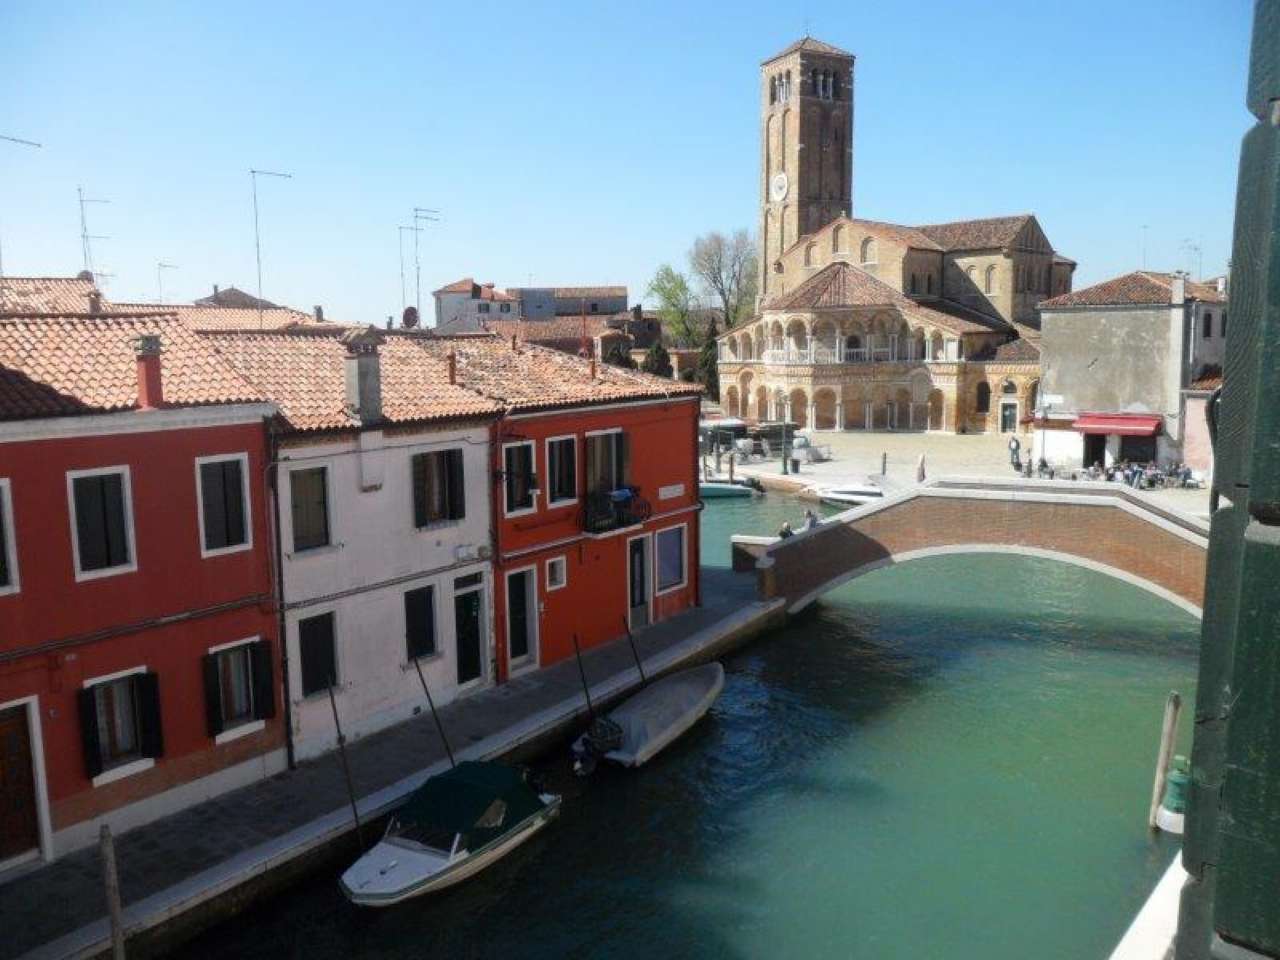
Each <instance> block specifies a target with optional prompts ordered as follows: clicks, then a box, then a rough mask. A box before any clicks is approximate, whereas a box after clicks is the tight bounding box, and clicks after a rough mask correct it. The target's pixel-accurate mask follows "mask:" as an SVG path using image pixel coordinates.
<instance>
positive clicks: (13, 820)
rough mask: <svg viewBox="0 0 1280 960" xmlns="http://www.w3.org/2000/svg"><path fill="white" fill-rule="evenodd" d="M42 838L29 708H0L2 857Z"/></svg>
mask: <svg viewBox="0 0 1280 960" xmlns="http://www.w3.org/2000/svg"><path fill="white" fill-rule="evenodd" d="M39 842H40V835H39V830H38V827H37V822H36V784H35V777H34V775H33V774H32V768H31V731H30V730H29V729H28V727H27V708H26V707H13V708H11V709H9V710H0V861H3V860H7V859H8V858H10V857H14V856H17V855H18V854H20V853H26V852H27V851H28V850H33V849H35V847H36V846H37V845H38V844H39Z"/></svg>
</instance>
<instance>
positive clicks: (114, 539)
mask: <svg viewBox="0 0 1280 960" xmlns="http://www.w3.org/2000/svg"><path fill="white" fill-rule="evenodd" d="M102 511H103V514H104V515H105V516H106V530H107V566H109V567H118V566H120V565H121V564H125V563H128V562H129V541H128V538H127V535H126V533H125V527H124V477H122V476H121V475H120V474H118V473H109V474H107V475H105V476H104V477H102Z"/></svg>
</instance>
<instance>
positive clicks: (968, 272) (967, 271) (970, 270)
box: [964, 265, 973, 287]
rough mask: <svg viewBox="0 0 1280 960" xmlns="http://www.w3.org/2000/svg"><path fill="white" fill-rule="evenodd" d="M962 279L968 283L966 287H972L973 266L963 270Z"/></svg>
mask: <svg viewBox="0 0 1280 960" xmlns="http://www.w3.org/2000/svg"><path fill="white" fill-rule="evenodd" d="M964 278H965V280H967V281H968V285H969V286H971V287H972V286H973V266H972V265H970V266H967V267H965V268H964Z"/></svg>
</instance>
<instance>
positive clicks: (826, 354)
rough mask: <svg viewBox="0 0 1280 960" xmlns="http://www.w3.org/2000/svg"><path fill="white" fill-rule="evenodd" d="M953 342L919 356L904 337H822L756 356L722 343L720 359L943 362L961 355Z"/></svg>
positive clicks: (775, 362) (794, 362)
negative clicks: (883, 340)
mask: <svg viewBox="0 0 1280 960" xmlns="http://www.w3.org/2000/svg"><path fill="white" fill-rule="evenodd" d="M954 343H955V341H949V346H948V347H947V348H945V349H944V350H943V351H941V352H940V353H939V354H938V355H937V356H930V355H929V354H930V353H931V352H932V351H931V350H930V349H929V347H927V346H926V348H925V355H924V356H918V355H917V350H916V344H915V343H914V342H912V343H903V342H902V341H898V342H897V343H894V342H890V343H887V344H879V343H873V344H871V345H868V346H865V347H850V346H847V345H846V344H844V343H837V344H835V345H834V346H832V345H831V344H826V343H822V342H821V341H814V342H812V343H809V344H807V345H806V346H803V347H800V346H796V345H795V344H786V345H785V346H775V347H768V348H766V349H764V350H761V351H760V355H759V356H756V357H740V356H733V355H732V354H731V353H730V352H729V350H728V349H727V348H725V347H724V346H723V345H722V346H721V349H720V359H721V360H724V361H725V362H727V363H766V364H771V365H773V366H787V365H808V364H815V363H825V364H831V363H940V362H944V361H947V360H955V359H958V358H957V357H956V356H948V354H954V353H958V352H959V351H958V350H957V349H956V347H955V346H953V345H950V344H954Z"/></svg>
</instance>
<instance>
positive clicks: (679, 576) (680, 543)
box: [653, 523, 688, 594]
mask: <svg viewBox="0 0 1280 960" xmlns="http://www.w3.org/2000/svg"><path fill="white" fill-rule="evenodd" d="M685 530H686V525H685V524H683V523H682V524H680V525H679V526H675V527H667V529H665V530H659V531H658V532H657V533H655V534H654V535H653V549H654V554H655V555H656V558H657V563H656V566H657V582H656V584H655V590H654V593H655V594H663V593H669V592H670V591H672V590H679V589H680V588H681V587H683V586H684V585H685V583H686V581H687V573H688V564H687V563H686V560H685Z"/></svg>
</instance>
